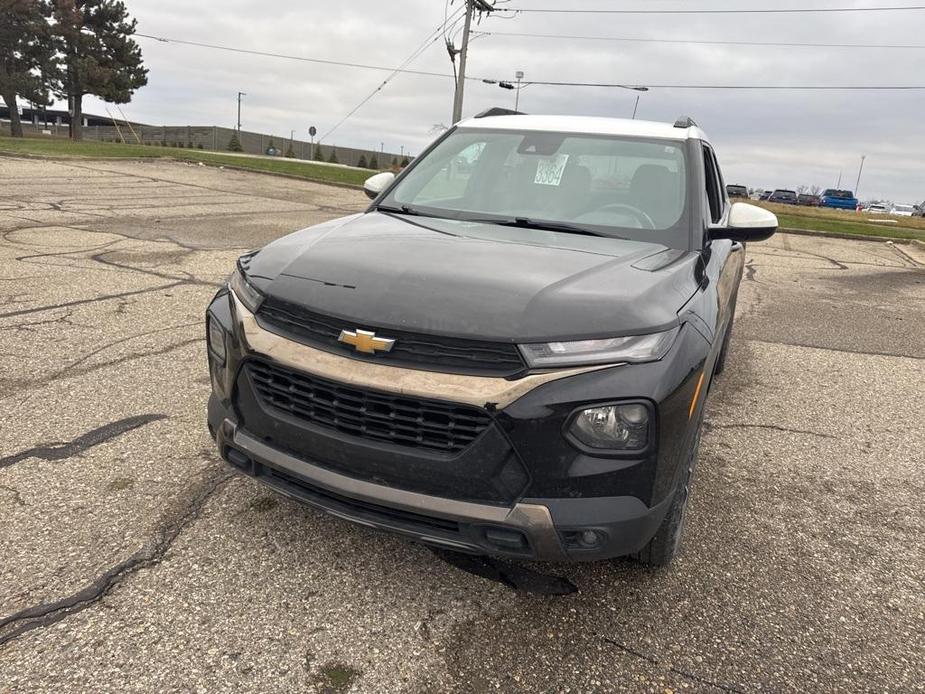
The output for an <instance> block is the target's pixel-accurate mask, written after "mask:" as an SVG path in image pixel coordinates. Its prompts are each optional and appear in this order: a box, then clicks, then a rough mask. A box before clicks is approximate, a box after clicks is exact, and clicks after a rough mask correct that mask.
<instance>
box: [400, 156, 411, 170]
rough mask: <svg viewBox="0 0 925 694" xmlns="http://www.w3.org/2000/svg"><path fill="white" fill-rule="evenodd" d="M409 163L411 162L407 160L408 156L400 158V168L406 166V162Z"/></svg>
mask: <svg viewBox="0 0 925 694" xmlns="http://www.w3.org/2000/svg"><path fill="white" fill-rule="evenodd" d="M410 163H411V162H409V161H408V157H405V158H404V159H402V160H401V168H403V169H404V168H405V167H406V166H408V164H410Z"/></svg>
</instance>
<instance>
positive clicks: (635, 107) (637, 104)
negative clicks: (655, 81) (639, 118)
mask: <svg viewBox="0 0 925 694" xmlns="http://www.w3.org/2000/svg"><path fill="white" fill-rule="evenodd" d="M640 96H642V95H641V94H637V95H636V105H635V106H633V120H636V111H637V109H638V108H639V97H640Z"/></svg>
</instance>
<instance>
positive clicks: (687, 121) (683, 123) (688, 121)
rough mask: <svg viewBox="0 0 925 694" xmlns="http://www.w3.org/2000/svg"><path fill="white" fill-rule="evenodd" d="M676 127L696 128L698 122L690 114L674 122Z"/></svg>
mask: <svg viewBox="0 0 925 694" xmlns="http://www.w3.org/2000/svg"><path fill="white" fill-rule="evenodd" d="M674 127H676V128H696V127H697V123H696V122H695V121H694V119H693V118H691V117H690V116H681V117H680V118H678V120H676V121H675V122H674Z"/></svg>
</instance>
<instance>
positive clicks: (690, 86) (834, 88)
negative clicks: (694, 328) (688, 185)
mask: <svg viewBox="0 0 925 694" xmlns="http://www.w3.org/2000/svg"><path fill="white" fill-rule="evenodd" d="M135 36H140V37H142V38H149V39H154V40H155V41H161V42H162V43H176V44H183V45H189V46H197V47H200V48H211V49H214V50H220V51H230V52H233V53H245V54H248V55H260V56H265V57H270V58H284V59H287V60H298V61H303V62H309V63H320V64H323V65H337V66H341V67H352V68H359V69H364V70H379V71H381V72H389V73H401V74H406V75H424V76H427V77H442V78H444V79H452V78H453V76H452V75H449V74H446V73H443V72H429V71H426V70H411V69H408V68H407V67H398V68H396V67H385V66H382V65H369V64H365V63H350V62H344V61H339V60H328V59H324V58H308V57H305V56H295V55H286V54H282V53H271V52H268V51H255V50H250V49H245V48H236V47H233V46H221V45H217V44H210V43H201V42H198V41H185V40H182V39H172V38H166V37H161V36H152V35H150V34H135ZM466 79H467V80H469V81H478V82H488V83H496V82H498V80H497V79H490V78H486V77H475V76H470V75H466ZM525 84H535V85H544V86H550V87H604V88H620V89H627V88H630V89H633V88H638V87H642V86H645V87H648V88H650V89H727V90H731V89H769V90H785V89H794V90H806V91H810V90H827V91H838V90H845V91H868V90H870V91H895V90H899V91H911V90H922V89H925V86H914V85H902V86H887V85H877V86H861V85H848V86H833V85H818V86H814V85H804V86H784V85H693V84H646V85H627V84H612V83H605V82H564V81H563V82H553V81H538V80H531V81H530V82H526V83H525Z"/></svg>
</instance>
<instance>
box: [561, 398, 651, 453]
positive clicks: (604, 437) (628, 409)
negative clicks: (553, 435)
mask: <svg viewBox="0 0 925 694" xmlns="http://www.w3.org/2000/svg"><path fill="white" fill-rule="evenodd" d="M569 433H570V434H571V435H572V436H573V437H575V439H576V440H578V442H579V443H582V444H584V445H585V446H588V447H589V448H597V449H602V450H605V449H606V450H611V451H614V450H616V451H640V450H642V449H644V448H645V447H646V446H647V445H648V443H649V408H647V407H646V406H645V405H642V404H639V403H632V404H627V405H605V406H603V407H591V408H589V409H587V410H582V411H581V412H579V413H578V414H576V415H575V417H574V418H573V419H572V422H571V425H570V426H569Z"/></svg>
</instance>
